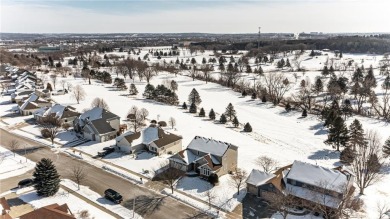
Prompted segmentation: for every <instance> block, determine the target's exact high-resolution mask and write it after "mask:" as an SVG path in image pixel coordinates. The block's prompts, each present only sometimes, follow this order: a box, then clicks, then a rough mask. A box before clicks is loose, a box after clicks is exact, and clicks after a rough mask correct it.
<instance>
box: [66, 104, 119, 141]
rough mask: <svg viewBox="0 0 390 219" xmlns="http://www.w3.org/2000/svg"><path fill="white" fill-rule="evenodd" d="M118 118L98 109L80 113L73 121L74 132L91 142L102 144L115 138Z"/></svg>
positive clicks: (117, 129)
mask: <svg viewBox="0 0 390 219" xmlns="http://www.w3.org/2000/svg"><path fill="white" fill-rule="evenodd" d="M119 125H120V117H119V116H117V115H115V114H114V113H112V112H110V111H108V110H105V109H103V108H100V107H95V108H92V109H90V110H87V111H86V112H84V113H82V114H81V115H80V116H79V117H77V118H76V119H75V120H74V121H73V127H74V130H75V131H76V132H79V133H82V134H83V136H84V138H86V139H89V140H91V141H98V142H104V141H108V140H111V139H114V138H115V137H116V136H117V133H118V131H119Z"/></svg>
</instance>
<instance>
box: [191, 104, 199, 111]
mask: <svg viewBox="0 0 390 219" xmlns="http://www.w3.org/2000/svg"><path fill="white" fill-rule="evenodd" d="M197 111H198V110H197V107H196V105H195V103H192V104H191V106H190V113H196V112H197Z"/></svg>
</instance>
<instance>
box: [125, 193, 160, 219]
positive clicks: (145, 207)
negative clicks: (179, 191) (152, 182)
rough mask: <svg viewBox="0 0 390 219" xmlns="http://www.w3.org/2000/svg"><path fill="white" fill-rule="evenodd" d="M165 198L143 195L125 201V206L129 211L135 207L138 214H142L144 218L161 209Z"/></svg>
mask: <svg viewBox="0 0 390 219" xmlns="http://www.w3.org/2000/svg"><path fill="white" fill-rule="evenodd" d="M165 197H166V196H164V197H152V196H146V195H141V196H137V197H136V198H135V201H134V199H129V200H126V201H124V203H123V206H124V207H125V208H128V209H131V210H132V209H133V206H134V205H135V206H134V207H135V212H136V213H137V214H140V215H142V216H145V215H150V214H151V213H153V212H154V211H156V210H158V209H160V206H161V205H162V204H163V203H164V199H165Z"/></svg>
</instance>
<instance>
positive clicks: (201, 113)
mask: <svg viewBox="0 0 390 219" xmlns="http://www.w3.org/2000/svg"><path fill="white" fill-rule="evenodd" d="M199 116H200V117H205V116H206V113H205V111H204V109H203V107H202V108H200V111H199Z"/></svg>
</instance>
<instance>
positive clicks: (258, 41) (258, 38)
mask: <svg viewBox="0 0 390 219" xmlns="http://www.w3.org/2000/svg"><path fill="white" fill-rule="evenodd" d="M260 29H261V27H259V36H258V37H257V50H259V49H260Z"/></svg>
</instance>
